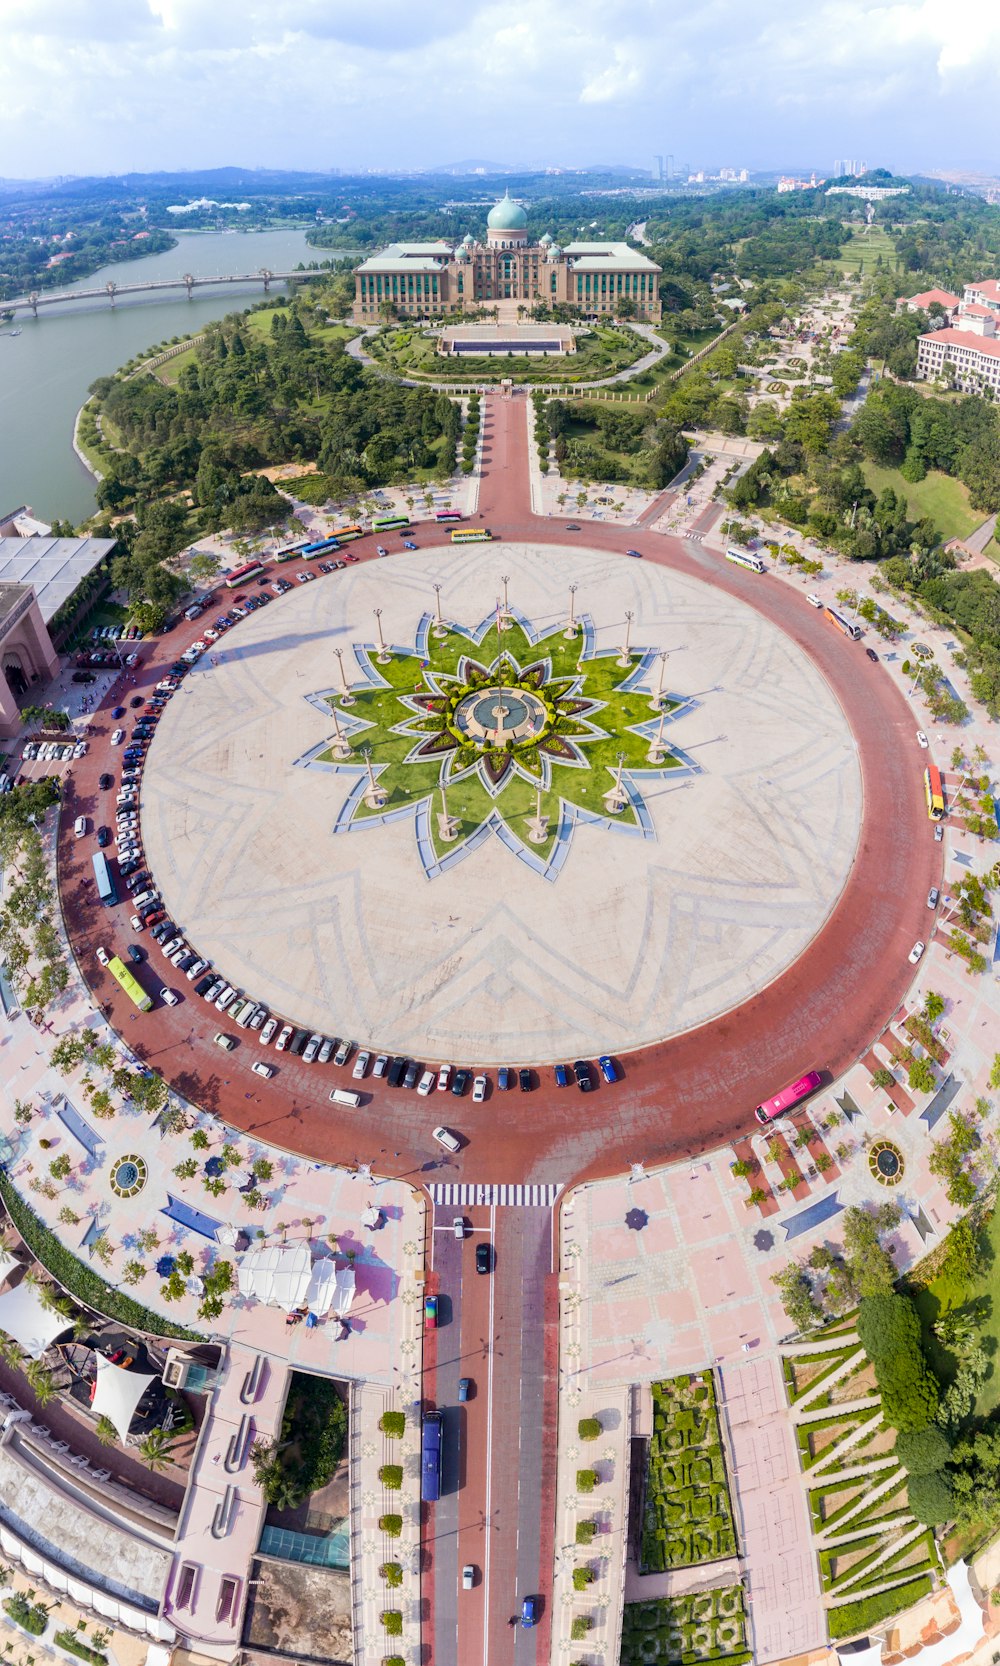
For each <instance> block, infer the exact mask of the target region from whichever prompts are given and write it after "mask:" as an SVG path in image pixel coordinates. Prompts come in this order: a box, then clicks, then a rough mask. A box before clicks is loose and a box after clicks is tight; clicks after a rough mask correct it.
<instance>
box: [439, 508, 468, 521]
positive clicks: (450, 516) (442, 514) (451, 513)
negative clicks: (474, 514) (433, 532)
mask: <svg viewBox="0 0 1000 1666" xmlns="http://www.w3.org/2000/svg"><path fill="white" fill-rule="evenodd" d="M434 519H435V520H436V521H460V520H461V519H462V517H461V515H460V514H459V512H458V510H457V509H439V510H438V512H437V514H436V515H435V516H434Z"/></svg>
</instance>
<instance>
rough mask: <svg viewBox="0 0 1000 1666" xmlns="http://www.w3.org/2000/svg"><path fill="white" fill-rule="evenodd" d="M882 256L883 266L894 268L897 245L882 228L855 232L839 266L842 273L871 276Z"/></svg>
mask: <svg viewBox="0 0 1000 1666" xmlns="http://www.w3.org/2000/svg"><path fill="white" fill-rule="evenodd" d="M879 255H881V256H882V265H883V266H888V267H892V266H894V265H895V261H896V245H895V243H894V242H893V240H892V238H891V237H890V236H889V233H888V232H887V231H885V230H884V229H883V228H882V227H881V226H872V227H871V229H870V230H867V231H860V230H854V231H853V232H852V233H851V236H850V237H849V239H848V241H847V242H846V243H845V244H844V247H843V248H842V249H841V251H840V260H839V262H838V263H837V264H839V266H840V270H841V271H842V272H865V273H868V274H869V275H871V273H872V272H873V271H874V270H875V262H876V260H877V259H878V257H879Z"/></svg>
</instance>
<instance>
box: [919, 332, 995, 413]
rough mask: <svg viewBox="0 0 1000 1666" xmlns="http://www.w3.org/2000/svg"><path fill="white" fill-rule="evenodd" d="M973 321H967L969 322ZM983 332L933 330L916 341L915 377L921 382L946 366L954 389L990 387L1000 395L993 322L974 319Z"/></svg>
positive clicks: (936, 375) (972, 390)
mask: <svg viewBox="0 0 1000 1666" xmlns="http://www.w3.org/2000/svg"><path fill="white" fill-rule="evenodd" d="M971 322H972V320H970V323H971ZM977 322H978V323H979V324H981V326H982V329H983V333H982V334H980V333H978V332H977V331H974V330H956V329H950V328H949V329H947V330H933V331H931V333H930V334H929V335H925V336H921V337H920V340H919V341H918V342H917V376H918V377H919V378H920V380H922V381H926V380H927V379H929V378H935V377H939V376H941V375H943V374H944V366H945V365H946V364H948V365H951V366H953V367H954V370H953V372H949V375H950V376H951V379H952V381H953V382H954V384H955V386H956V387H959V388H961V389H962V390H963V392H966V393H969V392H971V393H978V392H979V391H980V390H981V389H982V388H983V387H985V386H988V387H991V388H992V389H993V391H994V394H998V393H1000V341H997V340H996V338H995V336H994V335H993V330H994V329H995V327H996V326H995V324H994V321H993V320H992V319H980V320H977Z"/></svg>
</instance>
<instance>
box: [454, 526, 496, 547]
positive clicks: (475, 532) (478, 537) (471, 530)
mask: <svg viewBox="0 0 1000 1666" xmlns="http://www.w3.org/2000/svg"><path fill="white" fill-rule="evenodd" d="M492 537H493V534H492V532H491V531H490V529H489V527H488V526H463V527H461V528H456V530H455V531H454V532H453V533H452V535H451V541H452V543H453V544H488V543H489V542H490V541H491V539H492Z"/></svg>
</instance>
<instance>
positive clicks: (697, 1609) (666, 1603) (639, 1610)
mask: <svg viewBox="0 0 1000 1666" xmlns="http://www.w3.org/2000/svg"><path fill="white" fill-rule="evenodd" d="M747 1643H748V1637H747V1621H746V1610H745V1608H744V1605H743V1588H742V1586H740V1585H731V1586H721V1587H720V1588H719V1589H718V1590H714V1591H699V1592H698V1593H697V1595H692V1596H686V1597H664V1598H661V1599H658V1600H656V1601H655V1602H629V1603H626V1605H625V1615H624V1620H623V1623H622V1649H621V1666H674V1663H675V1662H683V1663H684V1666H697V1663H698V1662H700V1661H703V1660H705V1661H712V1662H713V1666H745V1663H746V1662H747V1661H749V1660H750V1659H751V1652H750V1649H749V1648H748V1647H747Z"/></svg>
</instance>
